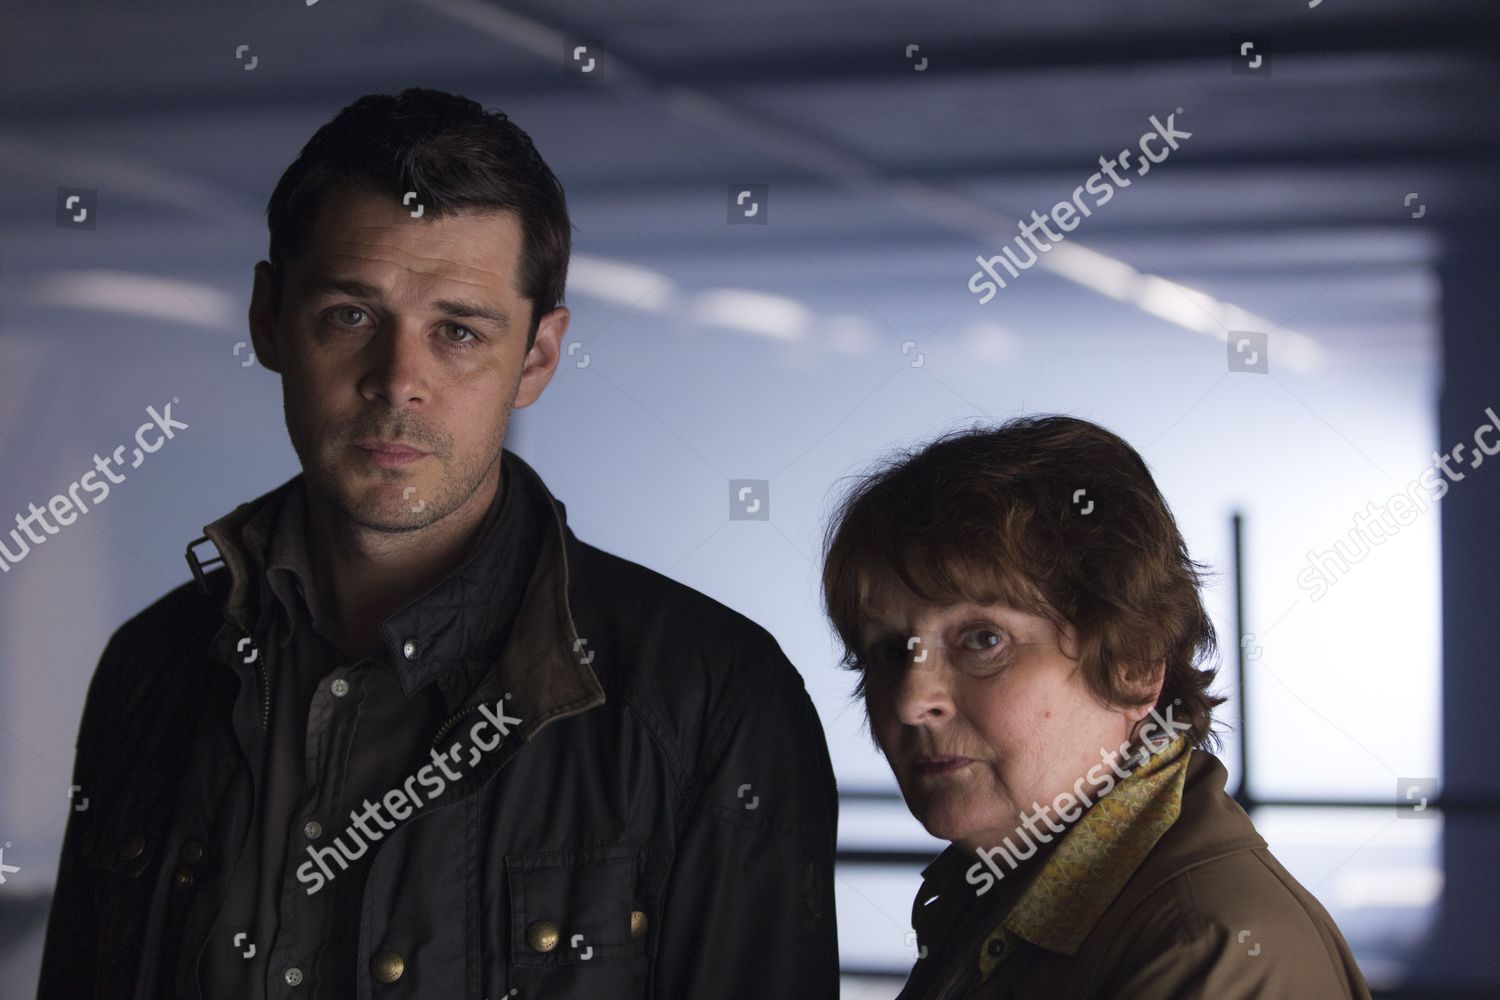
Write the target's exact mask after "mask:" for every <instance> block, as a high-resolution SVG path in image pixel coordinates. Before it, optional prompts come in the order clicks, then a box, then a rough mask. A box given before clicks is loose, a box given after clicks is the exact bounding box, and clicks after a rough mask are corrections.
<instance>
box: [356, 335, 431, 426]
mask: <svg viewBox="0 0 1500 1000" xmlns="http://www.w3.org/2000/svg"><path fill="white" fill-rule="evenodd" d="M370 349H371V352H372V356H371V358H370V364H369V368H368V370H367V372H366V373H365V376H364V378H363V384H362V385H361V387H360V388H361V391H362V392H364V393H365V395H366V396H367V397H368V396H371V395H378V396H381V397H383V398H384V399H385V401H386V402H387V403H389V404H390V405H391V406H392V407H395V408H400V407H403V406H405V405H407V404H408V403H414V402H421V401H422V400H424V399H425V398H426V397H427V391H428V386H427V379H428V375H427V366H428V365H429V364H430V363H431V360H432V359H431V353H430V351H429V350H428V346H427V342H426V339H425V338H424V336H423V333H422V330H421V328H420V327H419V326H418V325H417V324H416V323H415V322H412V321H402V320H391V321H390V322H389V323H387V324H386V325H384V326H383V327H382V329H380V330H379V331H378V332H377V333H376V335H375V336H374V337H372V338H371V344H370Z"/></svg>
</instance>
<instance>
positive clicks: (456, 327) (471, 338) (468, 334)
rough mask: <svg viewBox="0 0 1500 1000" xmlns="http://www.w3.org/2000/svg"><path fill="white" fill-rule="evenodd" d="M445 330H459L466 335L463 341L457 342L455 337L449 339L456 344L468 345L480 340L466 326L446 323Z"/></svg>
mask: <svg viewBox="0 0 1500 1000" xmlns="http://www.w3.org/2000/svg"><path fill="white" fill-rule="evenodd" d="M443 329H445V330H458V331H459V332H461V333H462V334H464V338H465V339H462V340H456V339H454V338H453V337H449V338H448V339H449V340H450V341H452V342H453V343H455V344H468V343H472V342H473V341H475V340H478V339H479V338H478V337H477V336H475V334H474V331H473V330H470V329H469V328H468V327H466V326H459V325H458V324H457V323H444V324H443Z"/></svg>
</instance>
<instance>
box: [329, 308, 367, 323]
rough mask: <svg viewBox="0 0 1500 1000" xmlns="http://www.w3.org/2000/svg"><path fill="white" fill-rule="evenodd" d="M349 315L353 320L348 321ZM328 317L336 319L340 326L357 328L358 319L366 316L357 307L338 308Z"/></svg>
mask: <svg viewBox="0 0 1500 1000" xmlns="http://www.w3.org/2000/svg"><path fill="white" fill-rule="evenodd" d="M350 313H353V314H354V318H353V319H348V317H349V314H350ZM328 315H329V316H332V317H334V318H335V319H337V320H338V321H339V325H340V326H358V325H359V321H360V319H362V318H363V317H364V316H366V315H368V314H367V313H366V312H365V311H364V310H363V309H361V308H360V307H359V306H339V307H338V308H337V309H335V310H333V311H332V312H330V313H329V314H328ZM346 320H347V321H346Z"/></svg>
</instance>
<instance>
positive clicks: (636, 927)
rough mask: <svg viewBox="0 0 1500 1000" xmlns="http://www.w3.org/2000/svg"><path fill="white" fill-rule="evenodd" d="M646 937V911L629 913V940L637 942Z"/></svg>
mask: <svg viewBox="0 0 1500 1000" xmlns="http://www.w3.org/2000/svg"><path fill="white" fill-rule="evenodd" d="M645 936H646V911H645V910H631V911H630V940H632V941H639V940H640V939H641V938H643V937H645Z"/></svg>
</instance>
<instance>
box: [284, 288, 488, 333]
mask: <svg viewBox="0 0 1500 1000" xmlns="http://www.w3.org/2000/svg"><path fill="white" fill-rule="evenodd" d="M307 294H308V295H309V296H314V295H327V294H333V295H352V296H354V297H355V298H360V299H373V300H375V301H379V300H381V299H383V298H385V294H384V293H383V292H382V291H381V290H380V289H379V288H376V287H375V286H374V285H371V284H369V283H368V282H364V281H360V280H358V279H357V278H318V279H315V280H313V281H311V282H310V283H309V284H308V285H307ZM432 307H433V308H434V309H437V310H438V311H439V312H442V313H443V314H444V315H447V316H455V317H459V318H461V319H468V318H478V319H487V320H489V321H490V322H492V323H494V324H495V325H497V326H499V327H500V329H502V330H508V329H510V317H509V316H507V315H506V314H505V313H503V312H501V311H500V310H499V309H496V308H494V307H492V306H487V305H485V304H484V303H482V302H472V301H469V300H467V299H435V300H433V303H432Z"/></svg>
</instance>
